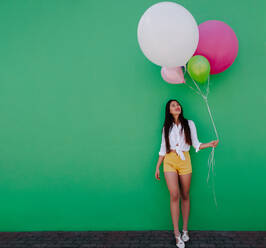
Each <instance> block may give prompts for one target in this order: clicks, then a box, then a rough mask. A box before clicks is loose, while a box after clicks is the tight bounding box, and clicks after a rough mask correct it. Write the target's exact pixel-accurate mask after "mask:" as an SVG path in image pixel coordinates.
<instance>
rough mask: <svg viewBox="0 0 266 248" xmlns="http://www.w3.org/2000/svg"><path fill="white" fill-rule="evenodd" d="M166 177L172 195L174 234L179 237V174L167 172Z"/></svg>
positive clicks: (171, 206)
mask: <svg viewBox="0 0 266 248" xmlns="http://www.w3.org/2000/svg"><path fill="white" fill-rule="evenodd" d="M164 176H165V179H166V183H167V187H168V190H169V193H170V208H171V216H172V221H173V226H174V233H175V235H176V236H179V228H178V220H179V199H180V190H179V183H178V174H177V173H176V172H172V171H171V172H169V171H167V172H164Z"/></svg>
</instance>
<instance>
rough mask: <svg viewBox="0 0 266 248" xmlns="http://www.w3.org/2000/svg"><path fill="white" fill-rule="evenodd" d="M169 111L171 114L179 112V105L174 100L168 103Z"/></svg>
mask: <svg viewBox="0 0 266 248" xmlns="http://www.w3.org/2000/svg"><path fill="white" fill-rule="evenodd" d="M170 113H171V114H172V115H179V114H180V113H181V106H180V105H179V104H178V103H177V102H176V101H172V102H171V103H170Z"/></svg>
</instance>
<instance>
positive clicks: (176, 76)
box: [161, 66, 185, 84]
mask: <svg viewBox="0 0 266 248" xmlns="http://www.w3.org/2000/svg"><path fill="white" fill-rule="evenodd" d="M161 75H162V78H163V79H164V81H166V82H167V83H170V84H182V83H185V80H184V74H183V71H182V68H181V67H180V66H178V67H171V68H169V67H162V68H161Z"/></svg>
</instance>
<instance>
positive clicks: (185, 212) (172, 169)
mask: <svg viewBox="0 0 266 248" xmlns="http://www.w3.org/2000/svg"><path fill="white" fill-rule="evenodd" d="M165 137H166V138H165ZM218 142H219V141H218V140H213V141H211V142H209V143H201V142H199V140H198V137H197V130H196V126H195V123H194V122H193V121H192V120H187V119H185V118H184V116H183V109H182V106H181V104H180V103H179V102H178V101H177V100H169V101H168V102H167V104H166V108H165V120H164V126H163V130H162V141H161V147H160V151H159V159H158V162H157V166H156V172H155V178H156V179H158V180H160V170H159V168H160V165H161V163H162V161H163V164H164V166H163V171H164V176H165V179H166V183H167V187H168V190H169V193H170V208H171V216H172V221H173V226H174V235H175V238H176V246H177V247H179V248H184V247H185V243H184V242H186V241H188V240H189V235H188V230H187V226H188V217H189V209H190V201H189V188H190V181H191V175H192V166H191V160H190V155H189V150H190V146H191V145H192V146H193V147H194V148H195V150H196V152H198V151H199V150H202V149H204V148H207V147H216V146H217V144H218ZM179 183H180V186H181V187H180V189H179ZM180 198H181V209H182V216H183V232H182V236H181V234H180V232H179V227H178V220H179V199H180Z"/></svg>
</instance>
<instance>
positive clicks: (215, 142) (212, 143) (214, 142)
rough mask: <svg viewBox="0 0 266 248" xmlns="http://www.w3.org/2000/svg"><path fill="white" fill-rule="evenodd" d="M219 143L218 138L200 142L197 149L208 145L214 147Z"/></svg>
mask: <svg viewBox="0 0 266 248" xmlns="http://www.w3.org/2000/svg"><path fill="white" fill-rule="evenodd" d="M218 143H219V140H213V141H211V142H209V143H202V144H201V145H200V147H199V150H201V149H205V148H208V147H216V146H217V145H218Z"/></svg>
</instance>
